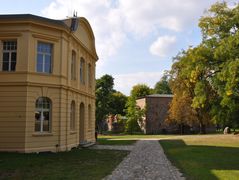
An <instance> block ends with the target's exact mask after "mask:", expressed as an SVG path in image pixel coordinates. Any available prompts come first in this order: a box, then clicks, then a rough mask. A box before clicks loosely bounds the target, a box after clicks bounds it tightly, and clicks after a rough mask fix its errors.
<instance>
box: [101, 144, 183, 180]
mask: <svg viewBox="0 0 239 180" xmlns="http://www.w3.org/2000/svg"><path fill="white" fill-rule="evenodd" d="M161 179H165V180H184V179H185V178H184V177H182V174H181V173H180V172H179V171H178V170H177V169H176V168H175V167H174V166H172V165H171V163H170V162H169V160H168V159H167V158H166V156H165V154H164V152H163V149H162V147H161V145H160V144H159V142H158V141H156V140H140V141H137V142H136V144H135V146H134V148H133V149H132V151H131V153H130V154H129V155H128V156H127V157H126V158H125V159H124V160H123V161H122V162H121V163H120V164H119V165H118V167H117V168H116V169H115V170H114V171H113V172H112V174H111V175H109V176H107V177H105V178H104V180H161Z"/></svg>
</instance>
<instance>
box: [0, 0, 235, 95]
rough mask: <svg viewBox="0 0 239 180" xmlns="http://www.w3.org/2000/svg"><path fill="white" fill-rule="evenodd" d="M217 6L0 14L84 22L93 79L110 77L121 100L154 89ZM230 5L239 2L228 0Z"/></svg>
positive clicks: (62, 2) (188, 3)
mask: <svg viewBox="0 0 239 180" xmlns="http://www.w3.org/2000/svg"><path fill="white" fill-rule="evenodd" d="M215 2H217V0H170V1H169V0H8V1H6V0H0V3H1V6H0V14H21V13H22V14H23V13H24V14H28V13H30V14H34V15H39V16H43V17H47V18H52V19H65V18H67V17H71V16H72V15H73V12H74V11H76V12H77V15H78V16H83V17H85V18H87V19H88V21H89V22H90V24H91V26H92V29H93V31H94V34H95V41H96V51H97V53H98V56H99V60H98V61H97V63H96V78H100V77H101V76H103V75H104V74H109V75H112V76H113V78H114V84H115V86H114V88H115V89H116V90H118V91H121V92H122V93H124V94H125V95H129V94H130V90H131V89H132V86H134V85H136V84H139V83H144V84H147V85H148V86H150V87H151V88H153V87H154V85H155V84H156V82H158V81H159V80H160V78H161V77H162V75H163V73H164V71H165V70H170V68H171V65H172V58H173V57H175V56H176V55H177V53H178V52H180V51H181V50H183V49H184V50H185V49H187V48H188V47H189V46H196V45H198V44H199V43H200V42H201V32H200V29H199V28H198V20H199V19H200V17H202V16H203V15H205V13H206V10H207V9H208V8H210V6H211V5H212V4H214V3H215ZM226 2H228V3H229V4H231V5H233V3H236V2H237V3H238V0H226Z"/></svg>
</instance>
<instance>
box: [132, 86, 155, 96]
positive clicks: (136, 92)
mask: <svg viewBox="0 0 239 180" xmlns="http://www.w3.org/2000/svg"><path fill="white" fill-rule="evenodd" d="M149 94H152V91H151V89H150V87H148V86H147V85H146V84H137V85H135V86H133V88H132V90H131V92H130V96H131V97H134V98H135V99H138V98H142V97H144V96H146V95H149Z"/></svg>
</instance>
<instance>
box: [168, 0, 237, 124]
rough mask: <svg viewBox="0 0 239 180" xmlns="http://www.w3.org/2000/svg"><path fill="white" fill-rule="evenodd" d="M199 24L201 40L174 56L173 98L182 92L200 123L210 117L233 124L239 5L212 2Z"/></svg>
mask: <svg viewBox="0 0 239 180" xmlns="http://www.w3.org/2000/svg"><path fill="white" fill-rule="evenodd" d="M199 26H200V28H201V30H202V35H203V41H202V43H201V44H200V45H198V46H197V47H194V48H189V49H188V50H187V51H183V52H181V53H180V54H179V55H178V56H177V57H176V58H175V59H174V60H175V61H174V64H173V66H172V70H171V72H170V73H171V77H172V80H171V82H170V86H171V88H172V91H173V93H174V96H175V98H178V99H179V98H180V96H182V95H184V96H187V97H189V98H190V99H191V100H190V101H191V107H192V108H193V109H192V111H194V110H195V111H196V115H197V119H198V122H199V124H200V125H205V124H207V123H209V121H211V122H215V123H219V124H221V125H222V126H224V125H229V126H237V125H239V123H238V115H237V114H239V32H238V28H239V5H238V4H237V5H236V6H235V7H233V8H229V7H228V6H227V3H225V2H223V3H216V4H214V5H213V6H212V7H211V8H210V9H209V10H208V12H207V14H206V15H205V16H203V17H202V18H201V19H200V21H199ZM187 102H188V101H187ZM174 106H175V107H177V104H176V103H174ZM172 109H174V110H175V109H176V108H172ZM172 113H173V112H172ZM174 114H175V113H174Z"/></svg>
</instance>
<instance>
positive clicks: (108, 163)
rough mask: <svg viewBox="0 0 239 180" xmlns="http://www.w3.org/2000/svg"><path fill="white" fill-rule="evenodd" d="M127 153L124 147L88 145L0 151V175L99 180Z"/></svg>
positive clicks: (7, 176)
mask: <svg viewBox="0 0 239 180" xmlns="http://www.w3.org/2000/svg"><path fill="white" fill-rule="evenodd" d="M127 154H128V152H125V151H112V150H91V149H81V150H79V149H75V150H72V151H70V152H60V153H40V154H36V153H32V154H19V153H3V152H1V153H0V179H34V180H35V179H82V180H84V179H85V180H91V179H92V180H97V179H99V180H100V179H102V178H104V177H105V176H107V175H109V174H110V173H111V172H112V171H113V170H114V168H115V167H116V166H117V165H118V164H119V163H120V162H121V161H122V160H123V158H124V157H125V156H126V155H127ZM112 159H114V161H112Z"/></svg>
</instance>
